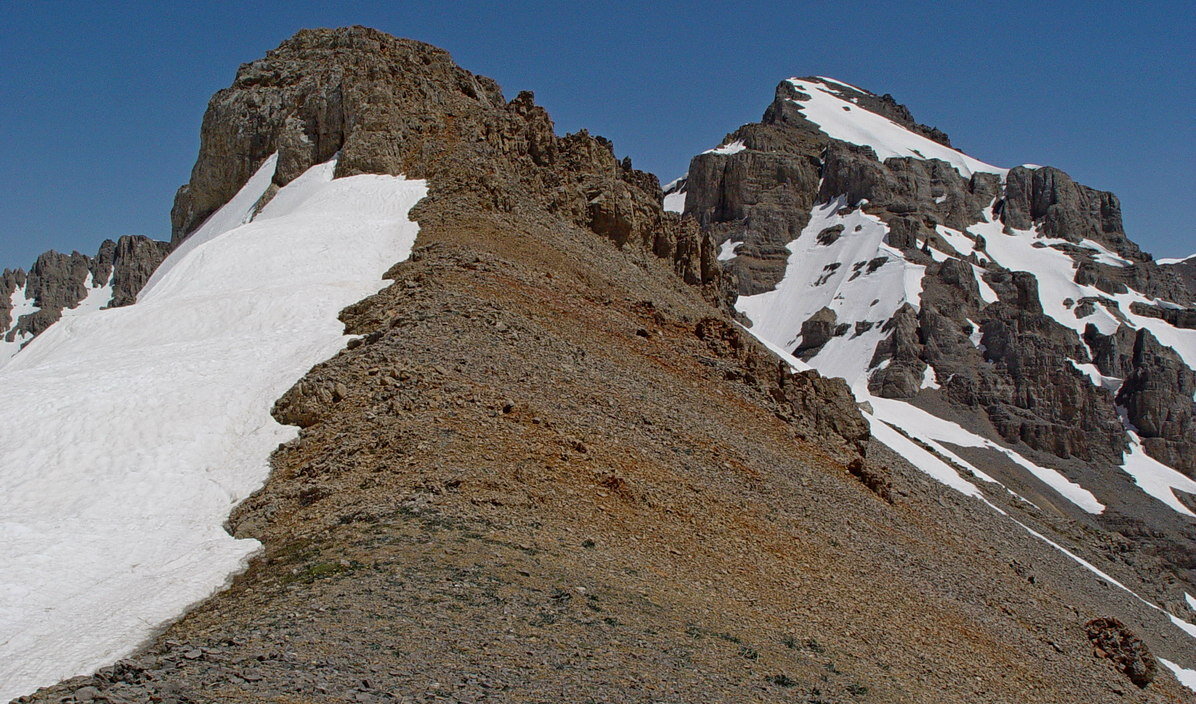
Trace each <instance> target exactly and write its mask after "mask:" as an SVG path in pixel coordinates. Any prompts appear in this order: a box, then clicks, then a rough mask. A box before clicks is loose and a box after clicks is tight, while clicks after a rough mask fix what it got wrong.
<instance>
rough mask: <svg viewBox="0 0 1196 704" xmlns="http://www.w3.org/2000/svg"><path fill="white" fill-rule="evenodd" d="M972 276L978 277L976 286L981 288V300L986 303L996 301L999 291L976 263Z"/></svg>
mask: <svg viewBox="0 0 1196 704" xmlns="http://www.w3.org/2000/svg"><path fill="white" fill-rule="evenodd" d="M972 276H975V277H976V286H977V288H979V289H980V300H982V301H984V302H985V303H996V302H997V300H998V298H999V297H998V296H997V292H996V291H994V290H993V287H992V286H989V285H988V282H987V281H985V280H984V272H983V271H982V270H981V269H980V267H978V266H976V265H975V264H973V265H972Z"/></svg>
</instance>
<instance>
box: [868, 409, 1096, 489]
mask: <svg viewBox="0 0 1196 704" xmlns="http://www.w3.org/2000/svg"><path fill="white" fill-rule="evenodd" d="M868 403H870V404H872V408H873V409H874V410H875V412H876V415H877V416H878V417H880V418H883V419H884V420H885V422H887V423H889V424H891V425H894V426H896V427H899V428H901V429H902V430H904V431H906V433H908V434H909V435H911V436H913V437H916V438H918V439H919V440H922V441H924V442H927V443H928V444H929V443H931V442H934V443H944V442H945V443H950V444H952V445H959V446H961V447H980V448H986V449H989V450H992V451H994V452H999V453H1001V454H1003V455H1005V456H1006V457H1008V458H1009V459H1010V460H1011V461H1012V462H1014V463H1016V464H1018V465H1020V466H1021V467H1023V468H1025V469H1026V470H1028V471H1029V472H1030V474H1032V475H1034V476H1035V477H1037V478H1038V479H1039V480H1040V481H1041V482H1043V483H1044V484H1046V485H1047V486H1049V487H1051V488H1052V489H1054V490H1055V491H1056V492H1057V493H1058V494H1059V495H1060V496H1062V497H1063V498H1065V499H1067V500H1068V501H1070V502H1072V503H1073V504H1075V505H1076V506H1079V507H1080V508H1082V509H1084V510H1085V511H1087V512H1089V513H1100V512H1102V511H1104V509H1105V506H1104V504H1102V503H1101V502H1100V501H1098V500H1097V499H1096V497H1095V496H1094V495H1093V494H1092V492H1090V491H1088V490H1087V489H1085V488H1084V487H1082V486H1080V485H1079V484H1077V483H1076V482H1073V481H1072V480H1070V479H1068V478H1067V477H1065V476H1063V475H1062V474H1060V473H1059V472H1058V471H1057V470H1054V469H1051V468H1050V467H1043V466H1040V465H1037V464H1035V463H1033V462H1031V461H1030V460H1028V459H1026V458H1025V457H1023V456H1021V455H1020V454H1018V453H1017V452H1014V451H1013V450H1011V449H1009V448H1007V447H1003V446H1001V445H998V444H997V443H995V442H993V441H991V440H989V439H987V438H984V437H981V436H979V435H977V434H975V433H972V432H970V431H968V430H965V429H964V428H962V427H961V426H960V425H958V424H957V423H952V422H951V421H948V420H944V419H942V418H939V417H938V416H936V415H934V414H932V413H929V412H927V411H924V410H922V409H921V408H918V407H916V406H913V405H911V404H909V403H906V402H904V401H898V400H895V399H889V398H880V397H875V396H874V397H869V398H868ZM935 449H936V450H939V451H944V452H945V448H941V447H939V446H935ZM966 466H968V467H969V469H972V471H973V472H975V473H976V474H977V476H979V477H980V478H981V479H984V480H986V481H990V482H994V481H995V480H994V479H992V478H991V477H989V476H987V475H985V474H984V473H983V472H980V471H979V470H977V469H975V468H974V467H972V466H971V465H966Z"/></svg>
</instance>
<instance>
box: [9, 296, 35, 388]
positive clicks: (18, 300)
mask: <svg viewBox="0 0 1196 704" xmlns="http://www.w3.org/2000/svg"><path fill="white" fill-rule="evenodd" d="M9 301H10V302H11V303H12V311H11V315H12V322H11V323H9V326H8V329H7V330H4V331H0V368H3V367H4V365H5V363H6V362H7V361H8V360H9V358H11V357H12V356H13V355H15V354H16V353H17V352H20V351H21V345H23V344H25V342H27V341H28V340H29V339H31V338H32V336H31V335H29V334H28V333H21V334H20V335H13V339H12V340H11V341H9V340H8V335H9V334H10V333H12V331H13V328H15V327H16V326H17V321H18V320H20V319H21V316H22V315H29V314H30V313H34V312H36V311H37V310H38V307H37V306H36V305H34V303H33V299H32V298H30V297H29V296H27V295H26V293H25V287H22V288H18V289H15V290H14V291H13V292H12V296H11V297H10V298H9Z"/></svg>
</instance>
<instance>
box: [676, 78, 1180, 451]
mask: <svg viewBox="0 0 1196 704" xmlns="http://www.w3.org/2000/svg"><path fill="white" fill-rule="evenodd" d="M802 80H804V81H813V82H821V83H822V85H824V86H826V87H827V88H828V90H832V91H834V92H835V94H836V95H839V96H841V97H843V98H844V99H845V100H848V101H850V102H852V103H854V104H855V105H859V106H861V107H864V108H865V109H868V110H870V111H872V112H875V113H877V114H880V115H883V116H885V117H888V118H889V119H891V120H893V121H894V122H896V123H898V124H900V125H902V126H904V127H905V128H907V129H909V130H911V131H913V132H916V133H918V134H921V135H923V136H927V137H930V138H932V139H934V138H935V137H934V132H933V131H928V130H927V129H924V128H922V127H920V126H918V125H917V123H916V122H914V121H913V119H912V117H910V116H909V113H908V111H907V110H905V109H904V108H901V107H900V106H896V107H894V106H895V104H894V103H893V102H892V99H891V97H889V96H882V97H877V96H874V95H871V94H868V93H865V92H862V91H859V90H857V89H854V88H850V87H846V86H843V85H842V84H837V83H834V82H829V81H823V79H802ZM803 95H804V94H802V93H801V92H800V91H799V90H798V89H797V88H795V87H794V83H793V82H792V81H783V82H782V83H781V84H780V85H779V86H778V87H777V92H776V97H775V99H774V101H773V103H772V104H771V105H770V106H769V107H768V109H767V110H766V111H765V113H764V116H763V119H762V120H761V122H760V123H758V124H750V125H744V126H743V127H741V128H739V129H738V130H736V131H735V132H732V133H731V134H729V135H728V136H727V137H726V139H725V140H724V143H725V144H737V145H741V146H742V148H737V149H714V150H710V151H708V152H705V153H703V154H699V155H698V156H696V157H694V159H693V161H692V163H691V165H690V169H689V173H688V175H687V181H686V183H685V186H684V187H685V189H686V195H685V197H686V200H685V213H686V215H687V216H689V217H692V218H693V219H694V220H696V221H697V222H698V223H699V224H700V225H701V226H702V228H703V230H704V231H706V232H708V233H710V235H711V236H712V237H714V238H715V239H716V240H719V241H727V240H730V241H733V242H736V243H738V244H737V245H736V248H735V255H736V256H734V258H732V259H730V260H729V261H728V262H727V263H726V265H727V268H728V270H729V271H730V272H732V274H733V275H734V276H735V278H736V282H737V283H736V287H737V291H738V293H739V294H740V295H752V294H758V293H762V292H765V291H769V290H772V289H773V288H774V287H775V286H776V285H777V284H778V283H779V281H780V280H781V278H782V277H783V276H784V274H785V270H786V263H787V258H788V256H789V251H788V250H787V249H786V247H785V245H786V244H787V243H789V242H791V241H793V240H794V239H796V238H797V237H798V236H799V235H800V234H801V233H802V231H803V229H804V228H805V227H806V225H807V224H808V223H809V221H810V213H811V210H812V209H813V207H814V205H815V204H821V203H828V202H832V201H834V200H835V199H841V200H842V202H843V203H845V204H846V205H845V208H846V209H853V208H855V207H857V204H862V209H863V211H865V212H866V213H868V214H869V215H871V216H874V217H876V218H879V219H880V220H881V221H882V222H883V223H884V224H885V226H886V228H887V235H886V239H885V242H886V244H887V245H888V246H890V247H892V248H894V249H896V250H899V251H900V252H901V254H902V256H903V257H904V258H905V259H906V260H907V261H909V262H911V263H914V264H917V265H919V266H924V267H925V273H924V276H923V278H922V290H923V292H922V297H921V305H920V306H918V307H917V308H916V309H915V308H913V307H910V306H909V305H907V306H906V307H903V308H901V310H900V311H898V313H897V314H896V315H895V316H894V317H893V318H892V319H891V320H889V321H888V322H887V323H885V324H884V327H883V330H884V331H885V332H886V333H889V336H888V338H887V339H886V340H885V341H884V342H883V343H881V344H880V345H879V346H878V347H877V348H876V353H875V355H874V357H873V359H872V364H871V367H872V368H874V369H875V372H874V373H873V374H872V376H871V378H870V380H869V388H870V389H871V390H872V392H873V393H876V394H878V395H881V396H886V397H891V398H912V397H914V396H915V395H917V394H918V393H919V391H920V390H921V389H922V388H923V375H924V374H925V370H926V367H927V365H929V366H931V367H933V368H934V370H935V372H936V376H937V377H939V378H941V379H944V380H946V381H945V383H944V384H943V387H942V392H943V394H945V395H946V396H947V397H948V398H950V399H951V400H952V401H953V402H955V403H957V404H960V405H961V406H962V407H966V408H968V409H977V410H980V411H981V412H983V413H984V414H985V415H986V416H987V418H988V420H989V421H990V422H991V423H992V424H993V426H994V427H995V428H996V430H997V431H998V432H999V434H1000V436H1001V437H1002V438H1004V439H1005V440H1007V441H1009V442H1014V443H1024V444H1025V445H1028V446H1029V447H1032V448H1034V449H1036V450H1040V451H1043V452H1047V453H1050V454H1052V455H1056V456H1058V457H1061V458H1069V457H1078V458H1080V459H1083V460H1090V461H1095V460H1100V461H1102V462H1105V463H1107V464H1117V463H1118V461H1119V458H1120V456H1121V453H1122V452H1123V451H1124V449H1125V448H1126V436H1125V433H1124V430H1123V428H1122V426H1121V423H1120V420H1119V418H1118V415H1117V411H1116V407H1115V406H1116V403H1117V400H1116V399H1115V398H1114V394H1111V393H1110V392H1109V391H1108V390H1106V389H1103V388H1100V387H1098V386H1096V385H1094V384H1092V383H1090V380H1089V379H1088V378H1087V377H1086V376H1085V375H1084V374H1082V373H1081V372H1079V371H1077V368H1076V367H1075V366H1074V365H1073V364H1072V362H1075V363H1078V364H1086V363H1089V362H1091V361H1092V360H1091V358H1090V354H1091V353H1090V351H1089V348H1088V347H1087V346H1086V344H1085V342H1084V340H1082V339H1081V337H1080V335H1078V334H1077V333H1076V332H1075V331H1074V330H1073V329H1071V328H1068V327H1066V326H1064V325H1061V324H1060V323H1059V322H1057V321H1056V320H1054V319H1053V318H1052V317H1050V315H1049V314H1047V313H1044V311H1043V309H1042V305H1041V304H1040V302H1039V298H1040V294H1039V291H1038V289H1037V282H1036V280H1035V279H1034V277H1033V276H1032V275H1030V274H1029V273H1026V272H1019V271H1010V270H1007V269H1004V268H1003V267H1001V266H999V265H997V264H995V263H994V262H993V261H992V259H991V258H990V257H988V256H986V253H985V251H984V248H985V241H984V238H983V237H978V236H975V235H972V236H971V237H970V241H969V244H968V247H967V248H966V249H965V250H963V251H959V250H957V249H956V247H959V246H960V242H959V239H958V238H957V239H955V240H954V243H952V242H951V241H948V239H947V235H946V234H944V229H945V230H946V231H948V232H950V231H954V232H960V233H964V232H967V231H968V228H969V227H972V226H974V225H975V224H977V223H980V222H985V221H986V219H988V218H992V219H995V220H997V221H999V222H1001V223H1003V224H1004V225H1005V227H1006V231H1007V232H1012V231H1028V230H1036V232H1038V233H1039V235H1040V236H1041V237H1044V238H1050V239H1051V241H1052V242H1054V240H1061V241H1063V244H1057V243H1055V244H1051V245H1050V246H1051V247H1053V248H1054V249H1055V250H1056V251H1059V252H1063V253H1066V254H1067V255H1068V256H1070V257H1072V258H1073V259H1074V260H1075V267H1076V269H1075V272H1074V279H1075V281H1076V282H1077V283H1080V284H1083V285H1087V286H1094V287H1096V288H1097V289H1099V290H1100V291H1102V292H1104V293H1105V294H1109V295H1110V296H1111V295H1115V294H1121V293H1125V292H1127V291H1129V290H1131V289H1132V290H1135V291H1138V292H1140V293H1142V294H1143V295H1145V296H1147V297H1150V298H1162V299H1165V300H1168V301H1173V302H1176V303H1179V304H1181V305H1186V304H1187V303H1188V301H1190V293H1189V292H1188V290H1187V288H1186V287H1185V285H1184V283H1183V281H1182V279H1181V277H1180V275H1178V274H1177V273H1176V272H1175V271H1171V270H1169V269H1168V268H1166V267H1160V266H1158V265H1156V264H1154V263H1153V261H1152V260H1151V259H1150V257H1149V255H1147V254H1145V253H1143V252H1142V251H1141V250H1140V249H1139V248H1138V246H1137V245H1135V244H1134V243H1133V242H1132V241H1130V240H1129V239H1128V238H1127V237H1126V235H1125V232H1124V229H1123V225H1122V220H1121V206H1120V203H1119V202H1118V200H1117V198H1116V196H1114V195H1113V194H1111V193H1107V192H1102V191H1097V190H1094V189H1091V188H1088V187H1087V186H1083V185H1081V184H1077V183H1076V182H1074V181H1073V180H1072V179H1071V178H1070V177H1068V176H1067V174H1065V173H1063V172H1062V171H1060V170H1058V169H1054V168H1051V167H1041V168H1039V167H1034V168H1030V167H1023V166H1019V167H1016V168H1014V169H1011V170H1009V171H1008V173H1007V174H1006V175H1005V176H1004V178H1002V177H1001V175H1000V174H998V173H990V172H984V171H976V172H974V173H972V174H971V175H970V176H964V175H963V174H961V172H960V170H959V169H957V168H956V167H955V166H954V165H953V164H950V163H947V162H946V161H942V160H939V159H925V158H914V157H890V158H887V159H884V160H883V161H882V160H880V159H878V158H877V155H876V153H875V151H874V150H873V149H872V148H871V147H868V146H860V145H856V144H849V143H846V142H842V141H839V140H836V139H832V138H831V137H829V136H828V135H827V134H825V133H824V132H823V131H821V129H820V128H819V126H818V125H817V124H815V123H813V122H811V121H810V120H809V119H807V117H806V116H805V114H804V113H803V111H802V109H801V107H800V105H799V104H798V102H795V100H800V98H801V97H802V96H803ZM936 141H938V142H940V143H942V144H949V142H948V141H947V140H945V139H937V140H936ZM840 236H843V235H842V233H828V232H823V233H819V235H818V241H819V243H820V244H830V243H831V242H833V241H834V240H835V239H837V238H838V237H840ZM824 240H825V242H824ZM1090 243H1096V245H1099V246H1101V247H1104V248H1105V249H1106V250H1107V251H1108V252H1109V253H1110V255H1109V256H1115V257H1120V258H1122V260H1121V261H1116V262H1114V261H1112V260H1110V259H1109V256H1103V255H1098V254H1097V252H1096V250H1094V249H1092V247H1093V245H1092V244H1090ZM1044 246H1045V245H1044ZM932 251H933V252H935V253H940V252H941V253H946V255H945V256H944V255H939V256H931V252H932ZM846 265H847V263H844V266H846ZM973 270H975V272H977V273H975V274H974V273H973ZM981 278H982V279H983V284H984V285H985V286H987V287H989V288H991V289H992V290H993V291H994V292H995V294H996V295H997V296H998V297H999V300H998V301H997V302H990V301H988V300H985V299H984V297H983V295H982V293H981V291H980V289H979V288H978V283H979V282H980V281H981ZM815 283H816V284H817V283H820V282H815ZM1075 306H1076V308H1075V310H1076V315H1077V316H1079V315H1082V314H1090V313H1091V312H1095V311H1096V310H1097V307H1098V306H1101V307H1108V308H1109V309H1110V310H1112V311H1113V314H1114V315H1115V316H1120V317H1121V318H1122V319H1124V317H1125V316H1124V315H1123V311H1119V310H1117V309H1116V304H1115V303H1114V302H1112V299H1107V300H1101V299H1099V298H1095V299H1091V300H1084V301H1077V302H1076V303H1075ZM1131 312H1134V313H1136V314H1138V315H1145V316H1150V317H1155V318H1159V319H1162V320H1166V321H1167V322H1168V323H1169V324H1173V325H1176V326H1178V327H1186V326H1187V325H1189V324H1190V323H1191V322H1192V321H1191V320H1190V319H1191V318H1192V315H1193V314H1192V311H1191V309H1190V308H1185V307H1179V308H1173V307H1166V306H1162V307H1159V306H1146V305H1143V304H1140V303H1135V304H1134V305H1133V306H1131ZM819 315H820V316H821V317H815V318H811V319H810V320H809V321H804V322H802V323H801V324H802V334H801V343H800V345H799V346H798V347H797V348H796V349H795V350H793V351H794V352H795V354H799V355H802V356H803V357H806V358H809V357H811V356H812V354H811V352H814V353H816V352H817V351H818V349H819V347H820V345H821V344H823V343H825V341H826V340H827V339H829V335H830V334H831V331H832V330H831V328H832V325H831V322H832V321H833V322H837V324H840V325H844V324H845V325H851V324H853V323H855V322H856V321H852V320H841V319H838V320H837V319H836V318H835V315H834V312H833V311H831V310H830V309H826V310H825V312H820V314H819ZM807 327H808V329H807ZM965 329H970V330H972V331H973V332H979V334H980V335H981V336H982V339H980V340H979V342H978V344H979V345H980V346H981V347H982V348H983V352H980V351H979V350H978V349H976V345H974V344H968V342H967V339H968V337H969V336H970V335H971V334H972V332H968V333H964V332H963V331H964V330H965ZM1146 358H1149V359H1154V360H1157V359H1159V358H1160V357H1159V355H1147V357H1144V358H1143V359H1146ZM1126 359H1127V360H1128V364H1129V368H1128V369H1121V370H1119V373H1118V374H1117V375H1116V376H1118V378H1127V377H1128V376H1134V374H1133V373H1132V372H1133V370H1135V369H1139V368H1138V367H1137V366H1135V364H1134V363H1133V356H1132V355H1129V356H1128V357H1126ZM1069 360H1071V362H1069ZM1168 365H1169V366H1168V369H1169V371H1167V372H1165V373H1164V372H1162V371H1160V370H1159V369H1158V368H1155V367H1151V368H1149V369H1148V368H1143V369H1140V370H1139V372H1138V375H1140V376H1146V377H1150V378H1154V379H1157V380H1158V381H1157V382H1156V383H1157V384H1159V385H1160V386H1161V385H1162V384H1164V383H1179V382H1180V381H1181V379H1186V378H1187V376H1186V375H1187V374H1190V373H1191V370H1190V369H1189V368H1188V367H1187V366H1185V365H1184V363H1183V362H1182V360H1180V359H1179V358H1178V357H1175V358H1174V359H1170V358H1169V361H1168ZM1181 368H1182V371H1179V369H1181ZM1103 373H1107V372H1103ZM1135 378H1136V377H1135ZM1163 378H1166V379H1167V380H1168V381H1167V382H1163V381H1162V379H1163ZM1142 383H1144V382H1137V381H1135V382H1134V383H1132V384H1129V385H1128V386H1127V389H1126V390H1125V391H1124V392H1123V396H1124V397H1125V398H1131V397H1132V398H1137V397H1138V395H1140V394H1141V393H1144V392H1140V391H1137V390H1136V389H1138V387H1139V386H1141V384H1142ZM1172 389H1173V390H1175V393H1174V394H1173V395H1172V396H1171V397H1170V400H1167V401H1164V400H1163V399H1162V398H1161V397H1160V395H1159V394H1153V395H1151V394H1147V395H1146V396H1144V397H1142V398H1143V401H1142V402H1141V403H1140V404H1134V405H1135V408H1136V409H1137V410H1135V411H1134V414H1135V415H1137V416H1139V417H1146V416H1152V415H1159V416H1162V417H1166V418H1169V419H1171V418H1174V419H1176V420H1174V421H1172V422H1169V423H1165V424H1163V427H1166V428H1167V430H1166V431H1165V433H1166V438H1165V439H1164V437H1163V435H1159V436H1157V437H1158V439H1156V440H1153V441H1151V442H1150V443H1149V447H1150V448H1151V449H1150V452H1151V454H1152V455H1154V456H1156V457H1158V458H1159V459H1162V460H1163V461H1166V462H1169V463H1171V464H1173V466H1176V467H1177V468H1180V469H1181V470H1182V471H1185V472H1188V473H1191V472H1192V469H1191V466H1190V461H1188V460H1184V459H1180V457H1181V455H1184V453H1185V452H1186V456H1187V457H1191V456H1196V437H1194V436H1193V435H1192V433H1191V429H1190V426H1188V425H1187V424H1186V423H1187V421H1186V420H1181V418H1182V419H1186V418H1188V417H1190V414H1191V403H1190V399H1191V394H1187V395H1186V396H1185V395H1184V394H1183V393H1182V391H1179V389H1181V387H1180V386H1173V387H1172ZM1118 398H1121V397H1120V396H1119V397H1118ZM1147 399H1149V400H1147ZM1143 404H1144V406H1150V407H1151V408H1152V409H1154V410H1153V411H1151V412H1147V411H1145V410H1144V409H1143V408H1139V407H1140V406H1143ZM1185 405H1186V406H1187V408H1186V410H1184V409H1181V408H1180V407H1181V406H1185ZM1146 425H1147V426H1148V427H1152V428H1153V427H1154V426H1155V424H1152V423H1150V422H1147V423H1146ZM1160 432H1163V431H1162V430H1161V429H1160ZM1180 448H1185V449H1180Z"/></svg>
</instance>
